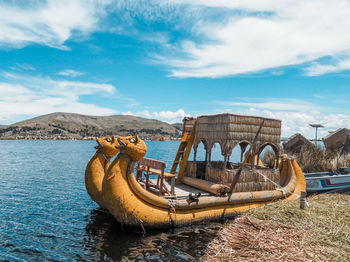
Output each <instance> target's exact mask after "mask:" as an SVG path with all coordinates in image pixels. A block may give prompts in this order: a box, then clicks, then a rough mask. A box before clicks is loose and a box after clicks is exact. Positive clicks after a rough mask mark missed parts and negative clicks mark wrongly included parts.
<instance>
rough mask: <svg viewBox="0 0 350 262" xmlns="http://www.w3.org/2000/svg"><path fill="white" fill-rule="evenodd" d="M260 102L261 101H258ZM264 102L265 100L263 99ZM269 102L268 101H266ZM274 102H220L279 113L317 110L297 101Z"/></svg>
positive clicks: (309, 104)
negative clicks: (278, 111)
mask: <svg viewBox="0 0 350 262" xmlns="http://www.w3.org/2000/svg"><path fill="white" fill-rule="evenodd" d="M260 100H261V99H260ZM264 100H265V99H264ZM267 100H270V99H267ZM278 100H279V101H275V99H272V100H270V101H264V102H222V104H223V105H225V106H237V107H250V108H259V109H269V110H281V111H296V110H297V111H308V110H315V109H316V108H319V106H316V105H314V104H311V103H307V102H305V101H299V100H290V99H278Z"/></svg>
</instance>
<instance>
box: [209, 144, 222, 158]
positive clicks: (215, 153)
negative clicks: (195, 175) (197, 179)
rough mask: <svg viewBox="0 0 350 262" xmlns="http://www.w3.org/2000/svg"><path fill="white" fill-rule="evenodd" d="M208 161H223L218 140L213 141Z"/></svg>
mask: <svg viewBox="0 0 350 262" xmlns="http://www.w3.org/2000/svg"><path fill="white" fill-rule="evenodd" d="M210 161H212V162H219V161H221V162H223V161H224V156H223V155H222V151H221V146H220V144H219V143H218V142H215V143H214V145H213V147H212V148H211V152H210Z"/></svg>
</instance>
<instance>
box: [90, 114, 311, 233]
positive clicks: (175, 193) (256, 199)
mask: <svg viewBox="0 0 350 262" xmlns="http://www.w3.org/2000/svg"><path fill="white" fill-rule="evenodd" d="M280 134H281V121H280V120H276V119H269V118H263V117H255V116H242V115H235V114H219V115H209V116H199V117H197V118H185V119H184V120H183V137H182V140H181V143H180V145H179V148H178V152H177V154H176V156H175V159H174V161H173V165H172V167H171V171H170V173H167V172H165V168H166V164H165V163H164V162H162V161H158V160H154V159H149V158H144V156H145V154H146V151H147V146H146V144H145V143H144V141H142V140H141V139H140V138H139V137H137V136H127V137H118V138H116V139H115V140H113V141H112V138H109V140H110V143H109V144H108V145H110V144H112V143H115V144H116V145H115V148H116V149H117V150H119V151H120V153H119V154H118V155H117V157H116V158H115V159H114V160H113V162H112V163H111V164H110V165H109V167H108V168H107V169H105V170H104V172H105V174H104V176H103V181H102V182H101V181H100V180H95V181H99V182H98V183H101V185H100V187H97V186H95V187H97V188H102V189H101V190H94V191H93V195H94V196H92V198H93V199H99V201H100V203H99V204H100V205H101V206H103V207H105V208H107V209H108V210H109V212H110V213H111V214H112V215H113V216H114V217H115V218H116V219H117V220H118V221H119V222H120V223H121V224H122V225H129V226H141V227H142V228H146V227H148V228H163V227H177V226H181V225H186V224H193V223H197V222H200V221H209V220H222V219H224V218H225V217H230V216H234V215H235V214H237V213H240V212H243V211H246V210H248V209H250V208H254V207H258V206H261V205H263V204H265V203H268V202H271V201H276V200H292V199H296V198H298V197H299V196H300V192H301V191H305V188H306V186H305V178H304V174H303V172H302V170H301V169H300V167H299V165H298V164H297V162H296V161H295V160H294V159H293V158H290V157H288V156H287V155H282V156H281V148H280ZM201 143H202V144H203V145H204V148H205V152H206V153H205V160H204V161H197V159H196V158H197V149H198V146H199V145H200V144H201ZM215 143H218V144H219V145H220V148H221V154H222V156H223V161H212V159H211V151H212V148H213V146H214V144H215ZM99 145H100V149H99V150H100V151H102V149H101V146H102V143H101V141H100V142H99ZM236 146H239V148H240V150H241V157H240V162H238V163H232V162H230V156H231V154H232V150H233V149H234V148H235V147H236ZM267 146H270V147H271V148H272V149H273V151H274V153H275V162H274V163H275V164H274V165H273V166H272V167H264V166H263V165H262V162H261V160H260V159H259V156H260V154H261V153H262V152H263V150H264V148H265V147H267ZM191 152H193V153H192V154H191V160H190V153H191ZM114 153H115V152H113V154H114ZM98 157H99V159H100V160H101V159H102V157H101V156H98ZM95 158H96V155H95ZM91 162H93V161H90V163H91ZM90 165H91V164H90ZM97 167H98V168H95V169H91V167H90V169H88V168H87V170H88V171H89V172H88V175H89V176H90V177H91V176H92V177H93V175H94V170H96V169H97V170H98V172H99V176H100V175H101V171H102V169H103V168H104V167H103V165H101V164H98V165H97ZM90 180H91V179H90ZM96 194H97V195H98V196H97V197H96ZM90 196H91V193H90Z"/></svg>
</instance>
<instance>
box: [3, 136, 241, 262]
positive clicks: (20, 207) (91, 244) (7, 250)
mask: <svg viewBox="0 0 350 262" xmlns="http://www.w3.org/2000/svg"><path fill="white" fill-rule="evenodd" d="M95 145H96V142H94V141H25V140H23V141H0V148H1V151H0V181H1V182H0V221H1V222H0V260H1V261H6V260H8V261H72V260H74V261H75V260H82V261H85V260H104V261H119V260H126V259H130V260H136V261H196V260H197V259H198V258H199V257H201V256H202V255H203V251H204V249H205V247H206V245H207V243H208V242H209V241H210V240H211V239H212V238H213V237H215V235H216V232H217V230H218V228H219V226H218V224H215V223H212V224H205V225H201V226H196V227H192V228H183V229H177V230H176V231H175V232H173V231H157V232H152V233H147V234H146V235H143V234H142V233H140V232H122V231H121V230H120V225H119V224H118V223H117V222H116V221H115V220H114V218H113V217H112V216H110V215H109V214H108V213H105V212H103V211H102V210H100V209H99V208H98V207H97V205H96V204H95V203H94V202H93V201H92V200H91V199H90V197H89V195H88V194H87V192H86V190H85V185H84V171H85V166H86V164H87V163H88V161H89V159H90V158H91V157H92V156H93V154H94V152H95V149H94V146H95ZM147 145H148V151H147V157H150V158H155V159H159V160H163V161H165V162H166V163H167V165H168V167H167V170H169V168H170V167H171V163H172V161H173V158H174V156H175V154H176V151H177V148H178V145H179V142H177V141H169V142H156V141H152V142H147ZM200 150H201V151H200V152H199V153H198V156H199V159H200V158H201V157H204V152H203V151H202V149H200ZM219 152H220V149H219V147H216V148H215V149H214V153H213V159H215V158H218V159H222V156H220V153H219ZM237 157H238V154H237V152H235V153H234V158H237Z"/></svg>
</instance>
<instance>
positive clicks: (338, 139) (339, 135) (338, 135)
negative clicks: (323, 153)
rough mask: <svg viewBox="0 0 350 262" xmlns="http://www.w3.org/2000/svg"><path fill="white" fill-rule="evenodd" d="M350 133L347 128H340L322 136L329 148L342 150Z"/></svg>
mask: <svg viewBox="0 0 350 262" xmlns="http://www.w3.org/2000/svg"><path fill="white" fill-rule="evenodd" d="M349 135H350V130H349V129H347V128H339V129H338V130H337V131H335V132H333V133H330V134H329V135H327V136H325V137H324V138H322V141H323V143H324V145H325V146H326V149H327V150H332V151H335V150H341V149H342V148H343V146H344V144H345V141H346V138H347V137H348V136H349Z"/></svg>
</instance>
